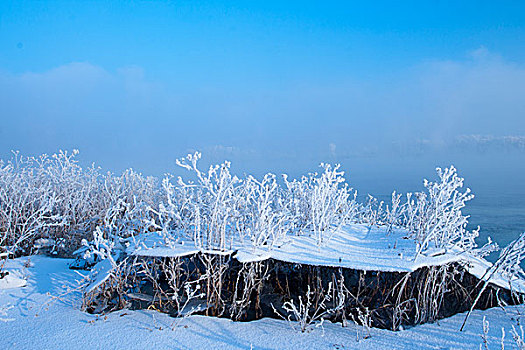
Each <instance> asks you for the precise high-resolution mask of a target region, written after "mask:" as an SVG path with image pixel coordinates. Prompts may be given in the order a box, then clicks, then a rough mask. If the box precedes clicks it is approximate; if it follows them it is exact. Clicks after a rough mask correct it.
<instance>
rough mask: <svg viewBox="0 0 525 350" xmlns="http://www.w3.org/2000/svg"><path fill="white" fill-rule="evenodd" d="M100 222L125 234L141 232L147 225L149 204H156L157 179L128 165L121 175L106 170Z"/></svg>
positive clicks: (152, 205)
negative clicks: (129, 167) (128, 167)
mask: <svg viewBox="0 0 525 350" xmlns="http://www.w3.org/2000/svg"><path fill="white" fill-rule="evenodd" d="M102 199H103V201H104V202H103V204H102V208H101V210H102V212H101V215H102V218H101V219H102V222H103V223H104V224H106V225H108V224H109V225H111V226H112V228H113V229H114V230H116V233H115V234H116V235H118V236H120V237H129V236H130V235H133V234H136V233H143V232H145V231H146V230H147V229H148V228H149V226H150V225H151V220H150V214H151V208H155V207H156V206H157V202H158V199H159V189H158V184H157V180H156V179H155V178H154V177H151V176H148V177H146V176H143V175H142V174H140V173H137V172H135V171H133V170H132V169H127V170H125V171H124V172H123V173H122V175H120V176H115V175H113V174H111V173H108V174H107V175H106V176H105V178H104V183H103V195H102Z"/></svg>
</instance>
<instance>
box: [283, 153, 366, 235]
mask: <svg viewBox="0 0 525 350" xmlns="http://www.w3.org/2000/svg"><path fill="white" fill-rule="evenodd" d="M321 168H323V170H324V171H323V172H322V173H321V175H318V174H317V173H311V174H309V175H308V177H306V176H303V177H302V178H301V180H293V181H288V178H287V176H284V183H285V186H286V191H287V193H286V200H287V209H288V210H289V212H290V213H291V220H292V221H293V222H294V224H295V227H296V228H297V229H298V231H299V233H301V232H304V231H312V232H314V234H315V235H316V237H317V244H318V245H321V244H323V243H326V242H327V241H328V240H329V239H330V237H331V233H333V232H334V231H336V230H337V229H339V228H340V227H341V226H342V225H343V224H345V223H346V222H348V221H349V220H351V219H352V218H353V217H355V216H356V215H357V208H358V206H357V203H356V201H355V198H356V192H353V191H352V189H351V188H349V187H348V184H346V183H345V182H346V181H345V179H344V177H343V175H344V172H343V171H340V170H339V168H340V165H336V166H334V167H332V166H331V165H329V164H324V163H322V164H321ZM352 195H353V199H351V198H352Z"/></svg>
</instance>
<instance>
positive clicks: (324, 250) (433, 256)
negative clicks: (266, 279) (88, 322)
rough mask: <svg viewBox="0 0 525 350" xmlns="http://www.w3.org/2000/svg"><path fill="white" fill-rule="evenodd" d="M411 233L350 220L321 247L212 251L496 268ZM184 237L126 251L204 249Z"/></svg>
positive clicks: (347, 262) (521, 286) (237, 246)
mask: <svg viewBox="0 0 525 350" xmlns="http://www.w3.org/2000/svg"><path fill="white" fill-rule="evenodd" d="M407 234H408V232H406V231H405V230H404V229H394V230H392V232H389V230H388V229H387V228H386V227H384V226H380V227H369V226H368V225H363V224H351V225H346V226H343V227H341V228H340V229H339V230H337V231H335V232H332V233H331V238H330V240H328V241H327V242H325V243H324V244H323V245H320V246H319V245H317V244H316V237H315V236H314V235H308V234H303V235H287V236H286V239H285V240H284V241H283V242H280V244H276V245H274V246H273V247H272V248H271V249H265V248H260V247H254V246H252V245H251V244H250V242H232V243H231V245H230V247H229V248H230V249H231V250H229V251H226V252H224V251H223V252H219V251H216V252H211V253H216V254H219V253H220V254H225V253H233V252H234V255H233V257H234V258H235V259H237V260H238V261H239V262H242V263H247V262H254V261H261V260H267V259H275V260H280V261H284V262H290V263H297V264H303V265H313V266H331V267H343V268H348V269H354V270H362V271H382V272H412V271H416V270H417V269H419V268H422V267H428V266H439V265H445V264H448V263H452V262H457V263H460V264H462V265H463V266H464V267H465V269H466V270H467V271H468V272H470V273H471V274H473V275H474V276H476V277H477V278H479V279H482V278H484V277H486V273H487V270H488V269H489V268H490V267H491V266H492V264H491V263H490V262H488V261H487V260H485V259H483V258H481V257H479V256H475V255H473V254H470V253H468V252H465V251H461V250H459V249H451V250H449V251H447V252H445V251H443V250H435V249H434V250H431V249H429V250H428V251H427V252H425V254H419V255H418V254H417V253H416V252H417V247H416V242H415V241H414V240H413V239H409V238H407ZM182 237H184V236H182V235H180V234H177V235H173V236H171V235H169V234H168V235H166V234H163V233H161V232H151V233H147V234H144V235H140V236H137V237H134V238H133V239H132V240H130V241H131V244H130V246H129V247H128V248H127V253H128V254H130V255H136V256H144V257H182V256H187V255H191V254H196V253H198V252H201V251H203V250H202V249H199V248H198V247H196V245H195V243H194V242H193V241H192V240H191V239H189V238H182ZM490 282H492V283H494V284H496V285H498V286H500V287H503V288H508V287H509V281H508V280H507V279H505V278H504V277H502V276H500V275H498V274H493V275H491V276H490ZM512 286H513V288H514V289H515V290H522V291H525V281H523V280H514V281H512Z"/></svg>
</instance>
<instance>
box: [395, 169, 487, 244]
mask: <svg viewBox="0 0 525 350" xmlns="http://www.w3.org/2000/svg"><path fill="white" fill-rule="evenodd" d="M436 171H437V174H438V177H439V180H438V181H436V182H430V181H428V180H426V179H425V180H424V183H423V184H424V186H425V189H426V192H424V193H418V194H417V195H416V196H415V199H412V197H411V196H408V202H407V207H406V213H405V215H406V223H407V227H408V228H409V230H410V231H411V236H412V237H413V238H414V239H415V240H416V241H417V243H418V252H417V253H418V254H420V253H421V252H423V251H425V250H427V249H428V248H431V247H432V246H433V247H435V248H437V249H442V250H445V251H446V250H448V249H450V248H452V247H458V248H460V249H462V250H466V251H470V250H472V249H474V248H475V247H476V242H475V238H476V237H477V236H478V234H479V229H478V230H473V231H468V230H467V223H468V218H469V217H468V216H467V215H463V212H462V209H463V208H464V207H465V204H466V203H467V202H468V201H469V200H471V199H472V198H474V195H473V194H471V192H470V189H469V188H467V189H466V190H465V191H464V192H460V190H459V189H461V188H462V187H463V181H464V179H463V178H461V177H459V176H458V175H457V171H456V168H454V167H453V166H451V167H450V168H445V169H444V170H443V169H441V168H437V169H436Z"/></svg>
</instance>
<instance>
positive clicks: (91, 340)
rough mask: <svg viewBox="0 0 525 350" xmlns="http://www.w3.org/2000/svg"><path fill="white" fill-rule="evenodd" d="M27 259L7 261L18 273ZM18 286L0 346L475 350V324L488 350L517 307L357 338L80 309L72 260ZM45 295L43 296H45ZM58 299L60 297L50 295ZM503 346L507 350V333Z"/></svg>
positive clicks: (5, 308) (268, 323) (0, 303)
mask: <svg viewBox="0 0 525 350" xmlns="http://www.w3.org/2000/svg"><path fill="white" fill-rule="evenodd" d="M25 261H27V258H20V259H16V260H14V261H9V265H8V266H7V268H8V269H11V270H16V269H20V270H21V269H22V266H23V264H24V262H25ZM31 261H32V262H33V263H34V266H33V267H30V268H28V270H27V274H28V281H27V286H26V287H25V288H19V289H12V290H0V334H1V335H2V336H1V338H0V344H1V345H2V348H5V349H29V350H31V349H65V350H67V349H236V350H239V349H257V350H264V349H265V350H270V349H332V350H334V349H374V350H376V349H417V350H424V349H479V345H480V343H481V341H482V340H481V337H480V334H481V330H482V319H483V317H484V316H485V317H486V318H487V320H489V322H490V330H489V333H488V341H489V348H490V349H500V346H499V340H500V338H501V328H502V327H505V329H506V331H507V334H509V329H510V327H511V325H512V324H513V321H512V320H511V317H516V316H517V314H518V311H521V313H522V314H523V310H522V308H523V306H516V307H508V308H507V310H506V311H503V310H501V309H500V308H493V309H489V310H484V311H480V310H475V311H474V312H473V314H472V316H471V317H470V319H469V322H468V323H467V327H466V329H465V330H464V331H463V332H459V331H458V330H459V328H460V326H461V323H462V322H463V319H464V317H465V314H458V315H455V316H453V317H451V318H448V319H444V320H441V321H439V322H437V323H434V324H425V325H421V326H416V327H413V328H410V329H406V330H402V331H399V332H392V331H388V330H381V329H374V328H372V330H371V337H370V338H368V339H360V341H357V340H356V332H357V331H359V327H356V326H355V325H354V324H353V323H352V322H350V323H349V325H348V327H345V328H343V327H341V325H340V324H332V323H330V322H325V323H324V326H323V329H321V328H316V329H314V330H313V331H312V332H310V333H304V334H303V333H298V332H297V331H296V330H294V329H292V328H291V327H290V325H289V324H288V323H287V322H286V321H282V320H276V319H262V320H258V321H253V322H233V321H231V320H229V319H218V318H213V317H205V316H190V317H188V318H186V319H174V318H172V317H170V316H168V315H166V314H161V313H158V312H156V311H153V310H140V311H132V310H120V311H117V312H113V313H110V314H107V315H90V314H87V313H84V312H81V311H80V305H81V293H80V291H79V290H76V289H75V288H76V287H77V282H76V280H78V279H80V278H81V277H80V276H79V275H78V273H77V271H73V270H69V269H68V265H69V264H70V263H71V260H67V259H56V258H48V257H42V256H34V257H31ZM48 293H49V294H48ZM58 296H60V298H57V297H58ZM505 339H506V340H505V345H506V347H505V348H508V349H512V348H513V345H512V344H511V343H512V339H511V337H510V335H508V336H507V337H506V338H505Z"/></svg>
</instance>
